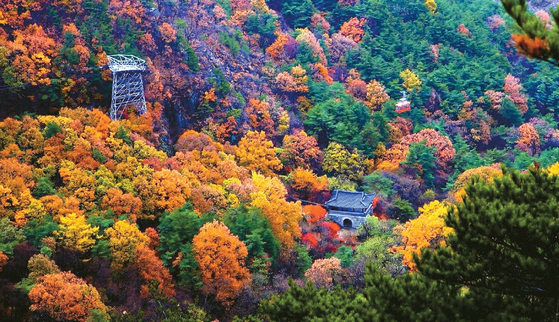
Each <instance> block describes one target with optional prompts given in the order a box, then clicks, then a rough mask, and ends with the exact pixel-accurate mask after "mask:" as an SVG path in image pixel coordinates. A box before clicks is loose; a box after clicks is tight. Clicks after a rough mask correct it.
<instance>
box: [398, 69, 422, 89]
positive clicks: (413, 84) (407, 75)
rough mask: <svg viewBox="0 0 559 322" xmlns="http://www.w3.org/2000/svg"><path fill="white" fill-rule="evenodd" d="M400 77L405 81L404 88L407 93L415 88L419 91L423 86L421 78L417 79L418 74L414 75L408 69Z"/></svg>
mask: <svg viewBox="0 0 559 322" xmlns="http://www.w3.org/2000/svg"><path fill="white" fill-rule="evenodd" d="M400 77H401V78H402V80H403V83H402V86H403V87H404V88H405V89H406V90H407V91H412V90H413V89H415V88H417V89H419V87H420V86H421V81H420V80H419V77H417V75H416V74H414V73H413V72H412V71H411V70H409V69H407V68H406V69H405V70H403V71H401V72H400Z"/></svg>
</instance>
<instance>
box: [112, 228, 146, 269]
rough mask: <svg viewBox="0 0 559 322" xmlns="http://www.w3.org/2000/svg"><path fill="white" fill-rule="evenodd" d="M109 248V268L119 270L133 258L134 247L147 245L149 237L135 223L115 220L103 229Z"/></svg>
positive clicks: (131, 261) (132, 260)
mask: <svg viewBox="0 0 559 322" xmlns="http://www.w3.org/2000/svg"><path fill="white" fill-rule="evenodd" d="M105 236H107V237H108V238H109V248H110V250H111V255H112V256H111V270H113V269H115V270H120V269H122V268H123V267H124V266H126V265H128V264H131V263H133V262H134V260H135V252H136V247H138V246H139V245H147V244H148V243H149V238H148V237H147V236H146V235H144V234H143V233H142V232H141V231H140V230H139V229H138V227H137V226H136V225H135V224H132V223H130V222H128V221H127V220H119V221H117V222H116V223H115V224H114V225H113V227H111V228H109V229H107V230H106V231H105Z"/></svg>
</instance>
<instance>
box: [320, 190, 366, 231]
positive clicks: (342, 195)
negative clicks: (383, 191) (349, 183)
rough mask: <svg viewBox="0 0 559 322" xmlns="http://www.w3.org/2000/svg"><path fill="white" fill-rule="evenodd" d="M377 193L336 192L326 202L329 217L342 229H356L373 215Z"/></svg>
mask: <svg viewBox="0 0 559 322" xmlns="http://www.w3.org/2000/svg"><path fill="white" fill-rule="evenodd" d="M375 197H376V193H364V192H355V191H342V190H334V193H333V194H332V198H330V200H328V201H326V203H325V205H326V207H327V208H328V217H329V218H330V219H331V220H332V221H334V222H335V223H337V224H338V225H340V227H345V228H353V229H356V228H357V227H359V226H360V225H361V224H362V223H363V222H364V221H365V217H366V216H367V215H370V214H372V213H373V200H374V199H375Z"/></svg>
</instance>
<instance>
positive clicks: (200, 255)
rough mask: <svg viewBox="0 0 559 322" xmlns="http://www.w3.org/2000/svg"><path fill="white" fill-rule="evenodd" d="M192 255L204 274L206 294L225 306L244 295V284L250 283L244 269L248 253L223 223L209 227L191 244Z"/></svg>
mask: <svg viewBox="0 0 559 322" xmlns="http://www.w3.org/2000/svg"><path fill="white" fill-rule="evenodd" d="M192 244H193V251H194V254H195V258H196V261H197V262H198V265H199V266H198V267H199V268H200V271H201V277H202V282H203V283H204V285H203V286H202V288H201V290H202V292H203V293H204V294H212V295H214V296H215V298H216V300H218V301H220V302H221V303H223V304H225V305H230V304H232V301H233V299H234V298H235V297H237V295H238V294H239V293H240V292H241V290H242V288H243V284H245V283H248V282H250V273H249V271H248V269H247V268H246V267H245V259H246V257H247V255H248V250H247V248H246V246H245V244H244V243H243V242H242V241H240V240H239V238H238V237H237V236H235V235H233V234H231V232H230V231H229V228H227V226H225V225H224V224H223V223H220V222H217V221H215V220H214V221H213V222H209V223H206V224H205V225H204V226H202V228H200V232H199V233H198V235H196V236H194V239H193V240H192Z"/></svg>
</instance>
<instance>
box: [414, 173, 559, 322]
mask: <svg viewBox="0 0 559 322" xmlns="http://www.w3.org/2000/svg"><path fill="white" fill-rule="evenodd" d="M557 195H559V181H558V177H557V176H555V175H553V176H549V175H548V174H547V173H546V172H545V171H543V170H541V169H539V168H538V167H537V166H536V168H531V169H529V170H528V172H527V173H524V174H523V173H520V172H519V171H517V170H508V169H506V168H503V176H502V177H500V178H495V179H494V181H493V182H491V183H485V182H484V181H482V180H480V179H479V178H474V179H473V180H472V182H471V183H470V184H469V185H468V186H467V187H466V197H465V198H464V202H463V203H459V204H457V205H456V207H453V208H451V209H450V211H449V215H448V217H447V220H446V223H447V225H448V226H449V227H451V228H453V230H454V234H451V235H450V236H449V238H448V241H447V244H448V247H444V248H439V249H437V250H436V251H434V252H430V251H428V250H424V251H423V252H422V254H421V258H420V259H417V261H418V263H417V265H418V269H419V271H420V272H421V273H423V274H425V275H426V276H429V277H432V278H433V279H437V280H440V281H443V282H444V283H448V284H450V285H464V286H467V287H468V288H469V289H470V290H473V291H476V292H478V291H481V290H489V291H490V292H491V294H495V296H500V297H501V298H504V299H507V300H511V301H513V302H514V301H515V302H516V304H517V305H520V307H521V308H524V309H525V310H526V311H524V313H523V314H525V315H527V316H528V317H529V318H530V319H531V320H533V321H536V320H539V321H541V320H543V319H545V317H546V316H547V317H548V318H549V315H546V313H547V314H549V312H545V311H546V309H548V310H552V311H554V310H553V305H550V303H549V301H550V299H553V300H554V301H555V300H557V299H559V256H558V254H559V243H557V241H556V239H557V236H559V213H558V212H557V209H559V201H558V200H557ZM521 311H522V310H521Z"/></svg>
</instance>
